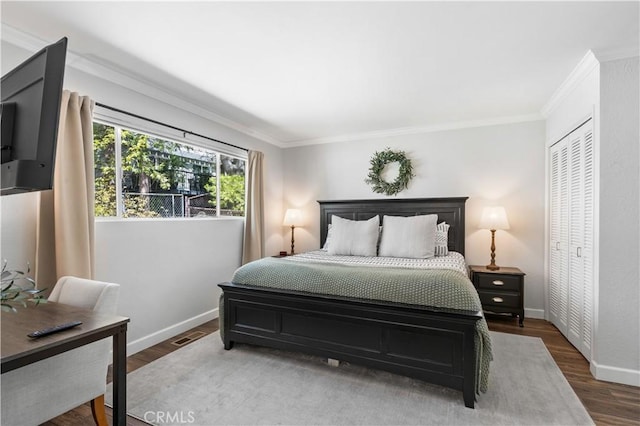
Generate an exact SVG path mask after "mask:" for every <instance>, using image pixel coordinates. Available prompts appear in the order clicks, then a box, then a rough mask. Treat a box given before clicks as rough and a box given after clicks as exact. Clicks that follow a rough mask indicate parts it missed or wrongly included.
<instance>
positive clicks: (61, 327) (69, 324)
mask: <svg viewBox="0 0 640 426" xmlns="http://www.w3.org/2000/svg"><path fill="white" fill-rule="evenodd" d="M80 324H82V321H71V322H67V323H64V324H60V325H54V326H53V327H49V328H43V329H42V330H36V331H33V332H31V333H29V334H27V336H29V337H31V338H36V337H43V336H48V335H50V334H53V333H57V332H58V331H62V330H67V329H69V328H73V327H76V326H78V325H80Z"/></svg>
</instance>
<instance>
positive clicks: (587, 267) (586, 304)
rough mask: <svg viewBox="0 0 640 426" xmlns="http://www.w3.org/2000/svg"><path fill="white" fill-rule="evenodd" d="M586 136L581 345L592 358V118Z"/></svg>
mask: <svg viewBox="0 0 640 426" xmlns="http://www.w3.org/2000/svg"><path fill="white" fill-rule="evenodd" d="M580 129H581V130H582V135H583V164H582V165H583V170H582V178H583V184H582V191H583V194H582V202H583V203H582V208H583V217H582V232H583V235H582V237H583V239H582V250H581V251H582V253H581V255H582V274H581V277H582V283H583V285H582V333H581V336H580V337H581V342H580V345H579V346H578V349H579V350H580V352H582V355H584V357H585V358H587V360H589V361H591V340H592V324H593V286H594V276H593V255H594V249H593V244H594V211H595V207H594V189H595V182H594V164H595V159H594V147H593V121H589V122H588V123H587V124H585V125H584V126H582V127H581V128H580Z"/></svg>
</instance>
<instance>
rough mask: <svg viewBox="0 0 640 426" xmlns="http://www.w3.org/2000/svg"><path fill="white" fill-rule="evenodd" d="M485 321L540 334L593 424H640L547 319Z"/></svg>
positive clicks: (632, 398)
mask: <svg viewBox="0 0 640 426" xmlns="http://www.w3.org/2000/svg"><path fill="white" fill-rule="evenodd" d="M487 321H488V323H489V328H490V329H491V330H493V331H500V332H503V333H512V334H520V335H523V336H533V337H540V338H541V339H542V340H543V341H544V344H545V345H546V347H547V349H548V350H549V352H550V353H551V355H552V356H553V358H554V360H555V361H556V363H557V364H558V366H559V367H560V370H562V372H563V373H564V375H565V377H566V378H567V380H568V381H569V383H570V384H571V387H572V388H573V390H574V391H575V393H576V394H577V395H578V397H579V398H580V400H581V401H582V403H583V404H584V406H585V407H586V408H587V411H588V412H589V414H590V415H591V417H592V418H593V420H594V422H595V423H596V424H597V425H640V388H636V387H633V386H625V385H619V384H616V383H609V382H602V381H598V380H595V379H594V378H593V377H592V376H591V373H590V372H589V363H588V362H587V361H586V360H585V359H584V358H583V357H582V355H581V354H580V353H579V352H578V351H577V350H576V349H575V348H574V347H573V346H572V345H571V344H570V343H569V342H568V341H567V339H565V338H564V336H563V335H562V334H560V332H559V331H558V329H556V328H555V327H554V326H553V325H551V324H550V323H549V322H547V321H543V320H535V319H527V320H525V326H524V327H523V328H521V327H518V323H517V320H516V319H512V318H510V317H494V316H489V315H488V318H487ZM216 330H218V321H217V320H213V321H210V322H207V323H205V324H203V325H201V326H199V327H196V328H194V329H191V330H189V331H187V332H185V333H182V334H180V335H178V336H176V337H173V338H171V339H169V340H166V341H164V342H162V343H159V344H157V345H155V346H153V347H150V348H148V349H145V350H144V351H141V352H138V353H137V354H134V355H132V356H130V357H129V358H128V360H127V371H128V372H131V371H134V370H136V369H138V368H140V367H142V366H144V365H146V364H148V363H150V362H152V361H154V360H156V359H158V358H161V357H162V356H164V355H166V354H168V353H170V352H173V351H175V350H177V349H179V348H180V346H176V345H174V344H173V343H172V342H174V341H176V340H178V339H179V338H181V337H185V336H187V335H189V334H191V333H194V332H196V331H202V332H204V333H207V334H209V333H213V332H215V331H216ZM110 377H111V376H110V372H109V380H111V379H110ZM107 416H108V417H109V421H110V422H111V410H109V409H107ZM92 424H93V420H92V417H91V409H90V408H89V405H88V404H87V405H83V406H80V407H78V408H76V409H74V410H71V411H69V412H68V413H65V414H63V415H61V416H59V417H56V418H55V419H53V420H51V421H50V422H47V423H45V425H57V426H70V425H92ZM127 424H128V425H132V426H139V425H145V424H146V423H144V422H142V421H139V420H137V419H134V418H132V417H129V419H128V422H127Z"/></svg>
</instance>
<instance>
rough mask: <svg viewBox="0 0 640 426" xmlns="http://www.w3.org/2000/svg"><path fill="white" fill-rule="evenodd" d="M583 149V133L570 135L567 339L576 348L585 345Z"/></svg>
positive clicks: (577, 132)
mask: <svg viewBox="0 0 640 426" xmlns="http://www.w3.org/2000/svg"><path fill="white" fill-rule="evenodd" d="M583 148H584V144H583V142H582V132H580V131H579V130H578V131H575V132H573V133H571V134H570V135H569V294H568V300H569V318H568V334H567V338H568V339H569V341H570V342H571V343H572V344H573V345H574V346H575V347H580V346H581V342H582V304H583V303H582V302H583V300H582V299H583V287H584V280H583V275H584V274H583V272H584V271H583V261H582V260H583V257H582V253H581V251H582V247H583V245H584V244H583V242H584V233H583V230H582V229H583V223H582V222H583V211H584V208H583V193H584V189H583V179H582V175H583V168H584V167H583V161H584V155H583Z"/></svg>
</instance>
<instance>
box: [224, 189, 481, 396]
mask: <svg viewBox="0 0 640 426" xmlns="http://www.w3.org/2000/svg"><path fill="white" fill-rule="evenodd" d="M466 199H467V198H466V197H464V198H463V197H461V198H423V199H380V200H351V201H319V204H320V239H321V245H322V244H324V241H325V240H326V237H327V229H328V225H329V223H330V222H331V216H332V215H337V216H340V217H344V218H347V219H357V220H366V219H369V218H371V217H373V216H374V215H380V219H381V222H382V215H384V214H387V215H396V216H413V215H416V214H432V213H436V214H438V222H441V221H446V222H447V223H448V224H449V225H450V226H451V227H450V228H449V249H450V250H455V251H457V252H460V253H462V254H464V236H465V235H464V233H465V226H464V225H465V217H464V211H465V210H464V206H465V201H466ZM383 225H384V224H383ZM219 286H220V287H221V288H222V290H223V300H224V329H223V330H222V332H223V336H224V337H223V341H224V347H225V349H231V348H232V347H233V344H234V343H235V342H238V343H249V344H255V345H260V346H269V347H273V348H278V349H285V350H294V351H300V352H306V353H310V354H314V355H319V356H322V357H328V358H332V359H337V360H343V361H348V362H352V363H354V364H360V365H363V366H367V367H373V368H378V369H382V370H387V371H390V372H393V373H397V374H402V375H406V376H410V377H414V378H418V379H422V380H425V381H427V382H430V383H435V384H438V385H442V386H447V387H450V388H453V389H458V390H461V391H462V393H463V399H464V404H465V406H467V407H470V408H473V407H474V402H475V390H476V355H475V344H474V336H475V330H476V322H477V321H478V320H480V319H481V318H482V313H481V312H475V311H459V310H452V309H441V308H429V307H423V306H416V305H406V304H399V303H391V302H385V301H376V300H362V299H353V298H344V297H336V296H326V295H321V294H310V293H302V292H296V291H290V290H278V289H270V288H260V287H254V286H248V285H239V284H234V283H223V284H219Z"/></svg>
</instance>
